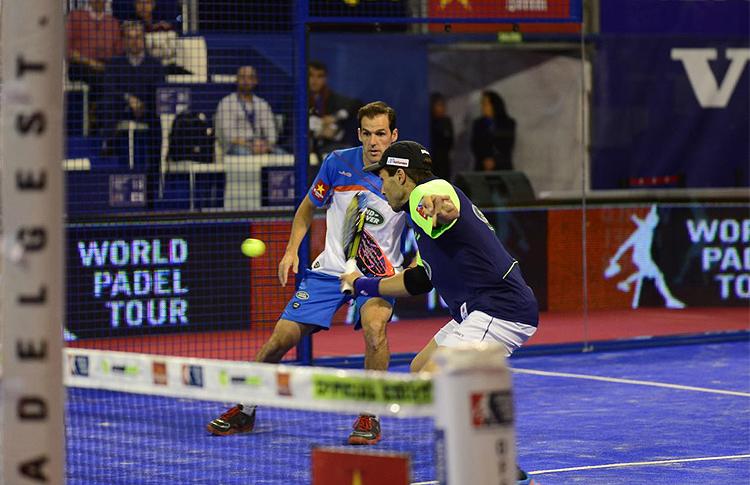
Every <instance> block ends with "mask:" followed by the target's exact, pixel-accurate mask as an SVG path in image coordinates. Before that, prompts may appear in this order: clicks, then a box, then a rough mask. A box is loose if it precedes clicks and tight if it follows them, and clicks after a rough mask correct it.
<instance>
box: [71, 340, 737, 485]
mask: <svg viewBox="0 0 750 485" xmlns="http://www.w3.org/2000/svg"><path fill="white" fill-rule="evenodd" d="M512 365H513V368H514V392H515V397H516V421H517V423H516V432H517V437H518V453H519V463H520V465H521V466H522V467H523V468H524V469H526V470H527V471H529V472H531V473H532V474H533V476H534V477H535V479H536V481H537V482H539V483H540V484H542V485H552V484H569V483H587V484H593V483H595V484H608V485H609V484H612V485H616V484H652V483H659V484H727V483H743V484H744V483H750V343H748V342H747V341H742V342H730V343H718V344H705V345H683V346H674V347H659V348H648V349H638V350H625V351H616V352H615V351H613V352H602V353H585V354H566V355H556V356H534V357H519V358H514V359H512ZM68 397H69V399H68V405H67V433H68V441H67V443H68V458H67V459H68V467H67V475H68V477H67V479H68V483H70V484H80V485H84V484H85V485H97V484H108V485H112V484H172V483H180V484H187V483H203V484H257V485H261V484H263V485H282V484H284V485H292V484H300V485H301V484H308V483H310V447H311V446H313V445H322V446H342V447H344V446H345V445H344V441H345V439H346V437H347V436H348V433H349V431H350V429H351V425H352V423H353V421H354V418H355V417H354V416H352V415H339V414H331V413H312V412H299V411H282V410H278V409H263V408H261V409H260V410H259V412H258V422H257V425H256V432H253V433H251V434H248V435H240V436H231V437H214V436H210V435H208V433H206V432H205V431H204V426H205V424H206V422H207V421H209V420H210V419H211V418H213V417H216V415H218V414H219V413H221V412H222V411H223V410H224V408H225V405H224V404H222V403H210V402H201V401H191V400H183V399H171V398H165V397H149V396H136V395H133V394H123V393H115V392H106V391H92V390H82V389H70V390H69V395H68ZM431 426H432V422H431V420H429V419H418V420H396V419H384V420H383V429H384V438H383V440H382V441H381V442H380V443H379V444H377V445H375V446H373V447H368V448H367V450H368V451H371V450H372V451H374V450H381V451H397V452H403V453H408V454H410V455H411V460H412V467H413V472H412V481H413V482H414V483H419V484H424V485H426V484H434V483H436V482H434V480H435V475H434V474H435V471H434V456H433V451H432V447H433V443H432V430H431ZM462 485H468V484H462Z"/></svg>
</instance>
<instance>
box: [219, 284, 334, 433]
mask: <svg viewBox="0 0 750 485" xmlns="http://www.w3.org/2000/svg"><path fill="white" fill-rule="evenodd" d="M343 300H344V297H343V296H342V295H341V293H340V292H339V290H338V278H336V277H335V276H328V275H318V274H316V273H313V272H311V271H309V270H308V271H307V272H306V273H305V277H304V278H303V279H302V281H301V282H300V286H299V288H298V290H297V292H296V293H295V294H294V296H293V297H292V298H291V299H290V300H289V302H288V303H287V306H286V308H285V309H284V312H283V313H282V314H281V318H280V319H279V321H278V322H276V326H275V327H274V331H273V333H272V334H271V337H270V338H269V339H268V340H267V341H266V343H265V344H263V347H261V349H260V351H259V352H258V354H257V355H256V358H255V359H256V361H258V362H269V363H277V362H279V361H280V360H281V359H282V358H283V357H284V355H286V353H287V352H288V351H289V350H290V349H291V348H292V347H294V346H295V345H297V343H299V341H300V339H301V338H302V337H303V336H305V335H308V334H310V333H313V332H315V331H317V330H319V329H321V328H326V329H327V328H329V327H330V325H331V319H332V318H333V314H334V313H335V311H336V309H338V307H339V306H340V303H341V301H343ZM255 412H256V407H255V406H254V405H252V404H237V405H235V406H233V407H232V408H230V409H229V410H227V411H226V412H225V413H224V414H222V415H221V416H219V417H218V418H216V419H214V420H212V421H211V422H210V423H208V426H207V429H208V431H209V432H210V433H212V434H215V435H219V436H226V435H230V434H237V433H249V432H250V431H252V430H253V428H254V426H255Z"/></svg>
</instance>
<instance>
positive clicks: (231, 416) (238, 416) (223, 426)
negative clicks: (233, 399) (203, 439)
mask: <svg viewBox="0 0 750 485" xmlns="http://www.w3.org/2000/svg"><path fill="white" fill-rule="evenodd" d="M254 427H255V406H252V408H250V407H248V408H245V407H244V406H243V405H242V404H238V405H236V406H234V407H233V408H231V409H229V410H228V411H227V412H225V413H224V414H222V415H221V416H219V417H218V418H216V419H214V420H213V421H211V422H210V423H208V425H207V426H206V429H208V432H209V433H211V434H215V435H217V436H229V435H230V434H237V433H249V432H251V431H252V430H253V428H254Z"/></svg>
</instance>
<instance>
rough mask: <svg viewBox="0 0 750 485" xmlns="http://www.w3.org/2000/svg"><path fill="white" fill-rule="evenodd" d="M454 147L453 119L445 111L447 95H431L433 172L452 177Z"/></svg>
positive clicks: (439, 175)
mask: <svg viewBox="0 0 750 485" xmlns="http://www.w3.org/2000/svg"><path fill="white" fill-rule="evenodd" d="M452 148H453V121H452V120H451V119H450V118H449V117H448V116H447V115H446V113H445V96H443V95H442V94H441V93H432V94H431V95H430V149H431V151H430V153H432V173H434V174H435V175H437V176H438V177H440V178H442V179H445V180H450V179H451V155H450V152H451V149H452Z"/></svg>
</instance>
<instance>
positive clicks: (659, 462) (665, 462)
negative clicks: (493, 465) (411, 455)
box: [425, 455, 750, 483]
mask: <svg viewBox="0 0 750 485" xmlns="http://www.w3.org/2000/svg"><path fill="white" fill-rule="evenodd" d="M741 458H750V455H726V456H705V457H701V458H676V459H674V460H656V461H634V462H631V463H610V464H608V465H590V466H574V467H570V468H557V469H554V470H536V471H532V472H528V473H529V474H530V475H543V474H545V473H560V472H575V471H581V470H596V469H599V468H623V467H629V466H644V465H668V464H670V463H688V462H692V461H713V460H737V459H741ZM425 483H431V482H425ZM436 483H437V482H436Z"/></svg>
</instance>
